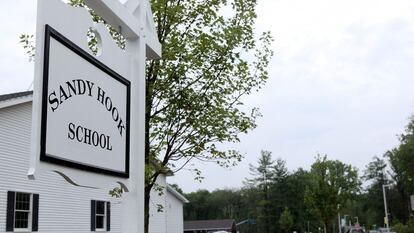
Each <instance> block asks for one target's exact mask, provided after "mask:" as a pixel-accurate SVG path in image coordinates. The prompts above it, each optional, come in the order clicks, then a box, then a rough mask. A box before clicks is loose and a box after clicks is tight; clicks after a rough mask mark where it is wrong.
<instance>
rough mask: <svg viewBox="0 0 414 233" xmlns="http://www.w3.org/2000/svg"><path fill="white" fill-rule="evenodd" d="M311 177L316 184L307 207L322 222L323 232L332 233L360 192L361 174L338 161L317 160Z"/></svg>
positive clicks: (309, 192)
mask: <svg viewBox="0 0 414 233" xmlns="http://www.w3.org/2000/svg"><path fill="white" fill-rule="evenodd" d="M310 174H311V175H312V181H313V182H312V185H311V186H308V187H307V189H306V193H305V203H306V205H307V206H308V208H309V209H310V211H311V212H312V214H314V215H316V216H317V217H318V218H319V219H321V220H322V221H323V223H324V232H325V233H326V232H331V230H332V229H331V228H330V227H329V226H330V225H331V224H332V221H333V220H334V219H335V217H336V216H337V214H338V212H339V211H340V210H341V209H342V208H344V207H345V206H346V204H347V202H348V201H349V200H351V199H353V197H355V196H356V194H357V193H358V191H360V181H359V177H358V171H357V169H356V168H354V167H352V166H351V165H347V164H344V163H342V162H340V161H338V160H328V159H327V156H323V157H322V156H318V157H317V158H316V161H315V162H314V163H313V164H312V167H311V171H310Z"/></svg>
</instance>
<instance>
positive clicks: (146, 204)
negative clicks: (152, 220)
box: [144, 185, 151, 233]
mask: <svg viewBox="0 0 414 233" xmlns="http://www.w3.org/2000/svg"><path fill="white" fill-rule="evenodd" d="M144 192H145V197H144V233H148V232H149V217H150V214H149V207H150V206H149V203H150V193H151V187H148V186H147V185H145V191H144Z"/></svg>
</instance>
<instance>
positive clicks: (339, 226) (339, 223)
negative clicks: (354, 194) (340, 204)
mask: <svg viewBox="0 0 414 233" xmlns="http://www.w3.org/2000/svg"><path fill="white" fill-rule="evenodd" d="M338 229H339V233H342V230H341V214H340V213H339V211H338Z"/></svg>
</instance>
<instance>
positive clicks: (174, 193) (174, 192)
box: [167, 184, 190, 203]
mask: <svg viewBox="0 0 414 233" xmlns="http://www.w3.org/2000/svg"><path fill="white" fill-rule="evenodd" d="M167 191H168V192H170V193H171V194H172V195H173V196H174V197H176V198H177V199H178V200H180V201H182V202H183V203H189V202H190V201H189V200H188V199H187V198H185V197H184V196H183V195H181V193H179V192H178V191H177V190H175V189H174V188H173V187H171V185H169V184H167Z"/></svg>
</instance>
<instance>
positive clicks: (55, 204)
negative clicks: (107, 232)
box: [0, 103, 120, 233]
mask: <svg viewBox="0 0 414 233" xmlns="http://www.w3.org/2000/svg"><path fill="white" fill-rule="evenodd" d="M31 106H32V105H31V103H24V104H19V105H15V106H11V107H8V108H3V109H0V232H5V229H6V226H5V224H6V206H7V191H9V190H10V191H22V192H30V193H38V194H39V195H40V199H39V233H42V232H55V233H60V232H76V233H82V232H85V233H86V232H90V201H91V199H95V200H107V201H111V212H112V213H111V232H120V225H119V223H120V218H119V216H120V212H119V211H120V200H119V199H113V198H110V196H109V195H108V190H94V189H87V188H79V187H75V186H72V185H70V184H68V183H67V182H66V181H65V180H64V179H63V178H62V177H60V176H59V175H57V174H55V173H52V172H50V173H45V174H42V175H41V176H40V177H39V178H38V179H37V180H35V181H31V180H28V179H27V176H26V173H27V170H28V167H29V153H30V130H31V113H32V107H31Z"/></svg>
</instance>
